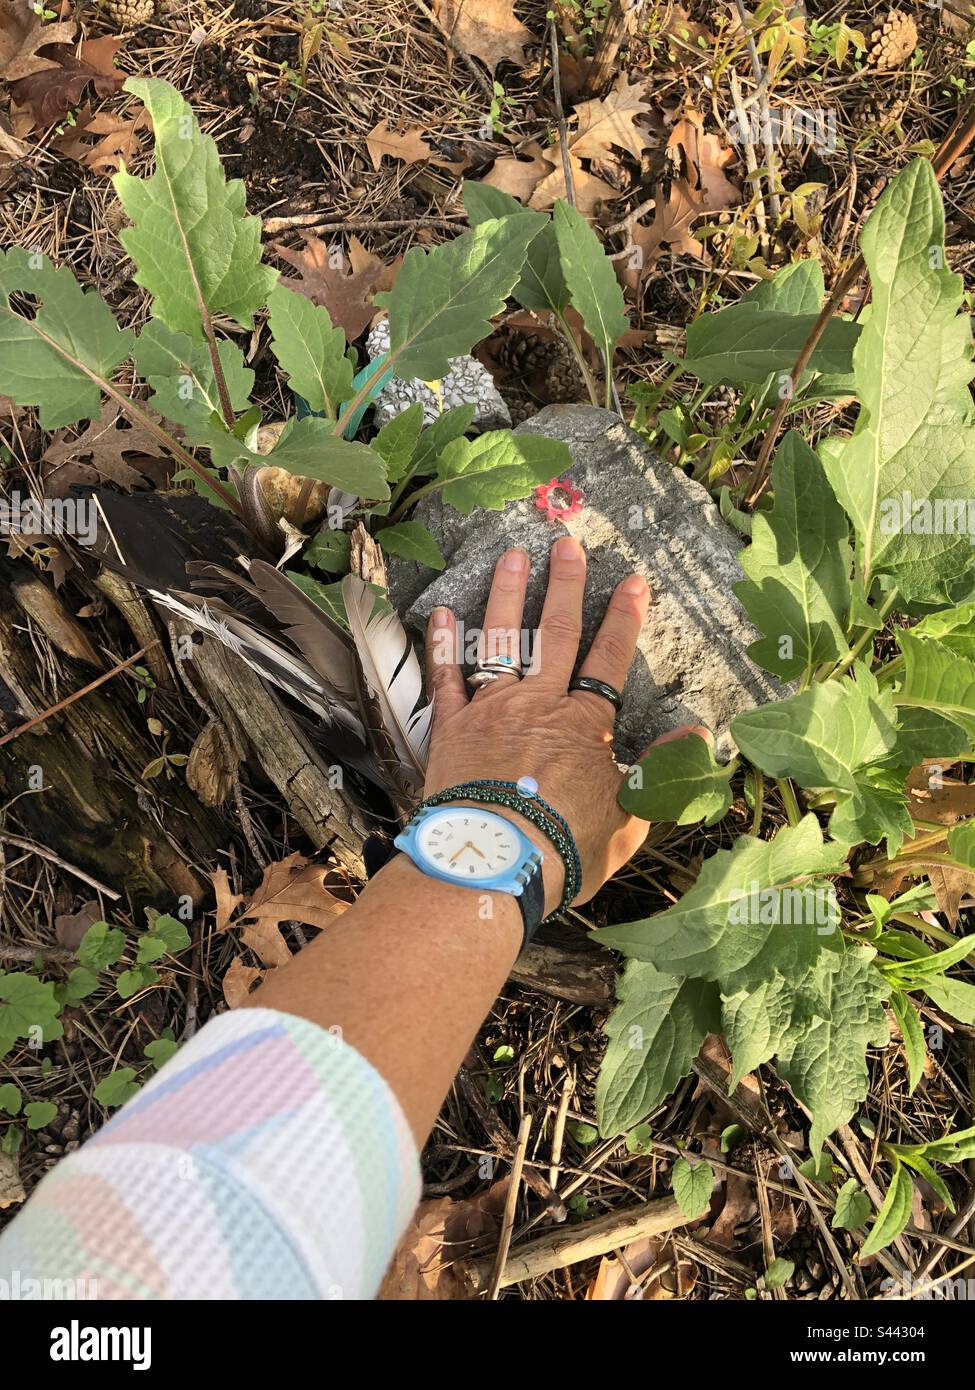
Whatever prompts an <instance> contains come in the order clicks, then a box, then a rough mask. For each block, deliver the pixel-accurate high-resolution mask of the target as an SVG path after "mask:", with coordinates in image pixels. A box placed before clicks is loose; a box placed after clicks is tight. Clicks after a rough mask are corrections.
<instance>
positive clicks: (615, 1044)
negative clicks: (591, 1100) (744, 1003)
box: [596, 961, 720, 1135]
mask: <svg viewBox="0 0 975 1390" xmlns="http://www.w3.org/2000/svg"><path fill="white" fill-rule="evenodd" d="M616 997H617V1004H616V1007H615V1009H614V1010H613V1012H612V1013H611V1014H610V1016H609V1018H608V1019H607V1020H606V1024H605V1032H606V1034H607V1036H608V1038H609V1046H608V1047H607V1049H606V1056H605V1057H604V1059H603V1064H602V1067H601V1068H600V1072H599V1077H598V1079H597V1081H596V1115H597V1117H598V1120H599V1131H600V1133H601V1134H603V1135H613V1134H619V1133H620V1132H621V1131H623V1130H626V1129H629V1128H630V1127H631V1126H632V1125H634V1124H636V1123H637V1122H638V1121H639V1120H642V1119H643V1117H644V1115H647V1114H649V1113H650V1111H651V1110H653V1109H654V1107H655V1106H657V1105H659V1104H660V1102H661V1101H662V1100H663V1098H664V1097H665V1096H667V1095H669V1094H670V1092H671V1091H672V1090H673V1089H674V1087H675V1086H676V1085H677V1083H678V1081H680V1080H681V1078H682V1077H683V1076H685V1075H686V1074H687V1070H688V1068H689V1067H690V1065H691V1062H692V1061H693V1060H694V1058H695V1057H696V1056H697V1054H698V1052H699V1050H700V1047H701V1044H702V1043H703V1041H704V1039H705V1038H706V1037H707V1035H708V1034H709V1033H713V1032H716V1031H717V1029H718V1026H719V1023H720V1010H719V1005H718V993H717V990H716V989H715V987H714V986H713V985H710V984H706V983H704V982H703V981H701V980H682V979H678V978H677V977H676V976H674V975H663V974H661V973H660V971H659V970H655V969H654V967H653V966H652V965H646V964H644V963H643V962H641V961H631V962H630V963H629V965H627V967H626V969H625V970H624V972H623V975H622V977H621V978H620V980H619V983H618V984H617V987H616Z"/></svg>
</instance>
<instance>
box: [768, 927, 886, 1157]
mask: <svg viewBox="0 0 975 1390" xmlns="http://www.w3.org/2000/svg"><path fill="white" fill-rule="evenodd" d="M827 959H828V960H829V962H831V963H835V968H834V969H833V970H831V971H830V972H829V973H828V974H826V976H825V978H824V980H823V983H822V988H823V994H824V998H825V1005H826V1007H825V1008H824V1009H823V1010H822V1014H823V1015H824V1016H819V1017H817V1016H813V1017H812V1018H810V1019H808V1020H807V1021H806V1022H804V1023H801V1024H799V1025H798V1026H793V1028H791V1029H790V1031H789V1034H788V1036H787V1037H786V1038H785V1039H784V1040H783V1041H782V1042H781V1043H780V1044H779V1047H778V1052H777V1057H778V1063H777V1070H778V1073H779V1076H780V1077H781V1078H782V1080H783V1081H784V1082H785V1083H786V1084H787V1085H789V1086H791V1087H792V1089H793V1091H794V1092H795V1094H796V1096H797V1097H798V1098H799V1100H800V1101H801V1102H802V1103H803V1105H805V1106H806V1108H807V1109H808V1110H810V1111H812V1115H813V1122H812V1125H811V1127H810V1131H809V1148H810V1150H811V1152H813V1153H818V1152H819V1150H820V1149H821V1148H822V1146H823V1143H824V1141H825V1139H826V1137H827V1135H829V1134H832V1132H833V1130H834V1129H836V1128H837V1127H838V1126H839V1125H842V1124H846V1122H847V1121H848V1120H849V1119H850V1117H851V1115H852V1114H853V1112H854V1111H855V1110H856V1107H857V1106H858V1105H859V1103H860V1102H861V1101H862V1100H863V1098H864V1096H865V1095H866V1094H867V1088H868V1082H869V1075H868V1072H867V1061H866V1052H867V1047H868V1046H873V1047H881V1046H883V1045H885V1044H886V1042H887V1041H888V1038H889V1036H890V1030H889V1026H888V1023H887V1012H886V1010H885V1009H884V1005H883V1000H884V995H885V993H886V986H885V983H884V980H883V977H882V976H881V974H880V972H879V971H878V970H877V969H876V967H875V966H874V965H873V962H872V961H871V960H870V959H869V957H868V953H867V952H866V951H864V950H863V949H862V948H861V949H857V948H854V947H848V948H847V949H846V950H844V951H843V952H842V954H839V955H837V954H835V953H834V954H832V955H830V956H829V957H827Z"/></svg>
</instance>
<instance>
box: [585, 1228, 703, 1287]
mask: <svg viewBox="0 0 975 1390" xmlns="http://www.w3.org/2000/svg"><path fill="white" fill-rule="evenodd" d="M623 1260H625V1261H626V1265H625V1266H624V1264H623V1261H622V1260H620V1259H618V1258H617V1257H616V1256H615V1255H604V1256H603V1258H602V1260H601V1261H600V1265H599V1270H598V1272H597V1274H596V1277H595V1279H594V1280H593V1282H592V1283H591V1284H590V1286H589V1288H588V1289H587V1291H586V1298H587V1300H590V1301H591V1302H594V1303H624V1302H644V1303H657V1302H667V1301H668V1300H670V1299H673V1298H682V1299H683V1298H687V1296H688V1294H690V1292H691V1291H692V1290H693V1288H694V1285H695V1284H696V1283H697V1265H696V1264H695V1263H694V1262H693V1260H690V1259H688V1258H687V1256H686V1255H678V1254H677V1252H676V1251H675V1250H674V1249H673V1247H672V1246H671V1245H670V1242H668V1241H664V1240H653V1239H650V1238H649V1237H648V1238H646V1239H644V1240H635V1241H632V1242H631V1243H630V1244H629V1245H627V1246H626V1247H625V1248H624V1249H623ZM678 1266H679V1268H678ZM658 1267H659V1268H658ZM631 1275H633V1276H634V1277H635V1278H636V1281H637V1282H636V1283H634V1282H633V1281H632V1279H631V1277H630V1276H631ZM678 1275H679V1281H680V1282H679V1284H678Z"/></svg>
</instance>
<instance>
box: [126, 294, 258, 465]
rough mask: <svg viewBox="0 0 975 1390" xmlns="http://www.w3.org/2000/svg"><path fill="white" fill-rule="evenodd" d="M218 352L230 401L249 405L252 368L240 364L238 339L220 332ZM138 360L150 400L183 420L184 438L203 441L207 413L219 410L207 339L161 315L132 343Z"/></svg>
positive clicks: (242, 406)
mask: <svg viewBox="0 0 975 1390" xmlns="http://www.w3.org/2000/svg"><path fill="white" fill-rule="evenodd" d="M217 355H218V357H219V359H220V365H221V367H222V368H223V375H224V380H225V382H226V384H227V393H228V395H229V396H230V404H231V406H232V407H233V409H234V410H235V411H244V410H246V409H247V407H248V406H249V405H250V394H251V390H252V388H253V385H254V373H253V372H252V371H251V369H250V368H249V367H245V366H244V355H243V353H242V352H241V350H240V348H239V347H238V346H237V344H236V343H234V342H231V341H230V340H229V339H227V338H222V339H220V341H219V342H218V343H217ZM133 356H134V357H135V362H136V366H137V367H138V368H139V372H140V374H141V375H142V376H144V377H145V379H146V381H147V382H148V383H149V385H150V386H151V387H152V392H153V394H152V396H151V398H150V404H151V405H152V406H153V408H154V409H155V410H158V412H159V414H160V415H161V416H162V417H163V418H164V419H165V420H172V421H174V422H175V423H176V424H179V425H182V426H183V438H184V440H185V442H186V443H187V444H194V445H197V444H206V443H208V435H209V430H210V420H211V416H213V415H219V414H220V396H219V393H218V391H217V381H216V376H215V374H214V370H213V362H212V359H211V357H210V352H209V349H208V348H207V345H206V343H201V342H194V341H193V339H191V338H190V337H189V335H188V334H186V333H174V332H173V330H172V329H171V328H167V326H166V325H165V324H164V323H163V322H162V320H161V319H150V320H149V322H148V323H147V324H146V326H145V328H143V330H142V332H141V333H140V334H139V337H138V340H137V341H136V344H135V351H134V353H133Z"/></svg>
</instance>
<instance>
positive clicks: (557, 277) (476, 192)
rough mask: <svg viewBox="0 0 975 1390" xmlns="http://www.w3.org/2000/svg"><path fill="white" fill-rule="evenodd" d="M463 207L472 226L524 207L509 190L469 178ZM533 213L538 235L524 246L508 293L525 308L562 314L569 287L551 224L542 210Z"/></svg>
mask: <svg viewBox="0 0 975 1390" xmlns="http://www.w3.org/2000/svg"><path fill="white" fill-rule="evenodd" d="M464 207H465V208H466V209H467V216H468V217H469V218H470V222H471V226H472V227H476V226H478V225H479V224H480V223H481V222H486V221H488V219H489V218H492V217H517V216H521V215H522V214H523V213H524V211H525V209H524V207H523V206H522V205H521V203H519V202H518V199H517V198H512V196H511V194H510V193H504V192H502V190H501V189H500V188H492V187H491V185H490V184H487V183H473V182H471V181H470V180H468V181H467V182H466V183H465V184H464ZM537 216H538V217H539V218H540V219H541V220H540V222H539V224H538V225H539V229H540V230H539V233H538V236H537V237H535V239H534V241H533V242H532V243H531V245H530V246H529V247H528V253H527V255H526V256H525V265H524V269H523V270H522V272H521V277H520V279H519V280H518V283H517V284H516V285H515V287H514V289H513V290H512V291H511V293H512V296H513V297H514V298H515V299H517V301H518V303H519V304H520V305H522V307H523V308H525V309H531V310H533V311H536V312H542V313H549V312H550V313H555V314H563V313H564V312H565V309H566V306H567V305H568V303H569V288H568V286H567V285H566V283H565V276H564V275H563V274H562V262H561V260H560V258H559V243H558V239H557V237H556V235H555V224H554V223H553V222H552V219H551V218H550V217H546V216H545V214H544V213H538V214H537Z"/></svg>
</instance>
